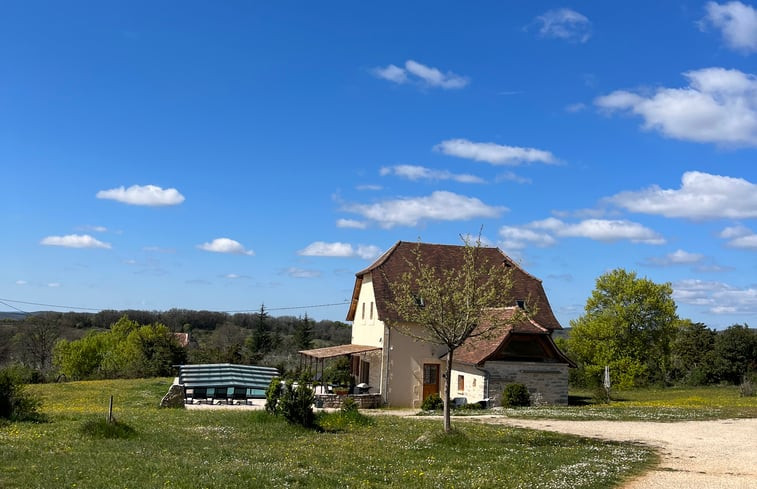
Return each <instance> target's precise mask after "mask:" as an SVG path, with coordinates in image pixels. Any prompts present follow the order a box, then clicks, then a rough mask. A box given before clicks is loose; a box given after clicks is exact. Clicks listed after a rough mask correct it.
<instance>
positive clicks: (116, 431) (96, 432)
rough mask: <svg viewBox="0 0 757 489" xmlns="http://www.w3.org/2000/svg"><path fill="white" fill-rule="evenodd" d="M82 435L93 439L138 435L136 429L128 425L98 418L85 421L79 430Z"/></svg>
mask: <svg viewBox="0 0 757 489" xmlns="http://www.w3.org/2000/svg"><path fill="white" fill-rule="evenodd" d="M79 431H80V432H81V433H82V434H84V435H88V436H91V437H93V438H108V439H114V438H131V437H133V436H134V435H136V433H137V432H136V431H134V428H132V427H131V426H129V425H128V424H126V423H121V422H119V421H116V420H113V421H110V422H109V421H108V420H107V419H104V418H97V419H91V420H88V421H85V422H84V424H83V425H82V426H81V428H80V430H79Z"/></svg>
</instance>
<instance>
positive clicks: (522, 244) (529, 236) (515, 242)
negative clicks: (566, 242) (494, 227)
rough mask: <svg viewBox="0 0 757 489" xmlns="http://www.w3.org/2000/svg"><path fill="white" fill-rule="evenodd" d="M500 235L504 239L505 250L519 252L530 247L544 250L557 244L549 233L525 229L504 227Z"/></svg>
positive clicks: (500, 230) (503, 246)
mask: <svg viewBox="0 0 757 489" xmlns="http://www.w3.org/2000/svg"><path fill="white" fill-rule="evenodd" d="M499 235H500V236H501V237H502V248H503V249H505V250H519V249H523V248H526V247H528V246H536V247H539V248H544V247H546V246H552V245H554V244H555V243H557V240H556V239H555V238H554V237H552V236H551V235H550V234H548V233H545V232H537V231H534V230H533V229H528V228H523V227H514V226H502V227H501V228H500V229H499Z"/></svg>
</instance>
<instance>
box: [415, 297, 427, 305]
mask: <svg viewBox="0 0 757 489" xmlns="http://www.w3.org/2000/svg"><path fill="white" fill-rule="evenodd" d="M415 305H416V306H418V307H426V303H425V302H423V297H421V296H416V297H415Z"/></svg>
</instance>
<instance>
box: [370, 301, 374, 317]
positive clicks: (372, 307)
mask: <svg viewBox="0 0 757 489" xmlns="http://www.w3.org/2000/svg"><path fill="white" fill-rule="evenodd" d="M370 318H371V319H373V301H371V316H370Z"/></svg>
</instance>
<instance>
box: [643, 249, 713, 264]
mask: <svg viewBox="0 0 757 489" xmlns="http://www.w3.org/2000/svg"><path fill="white" fill-rule="evenodd" d="M703 259H704V255H701V254H699V253H689V252H688V251H684V250H676V251H674V252H673V253H668V254H667V255H665V256H661V257H652V258H649V259H648V260H647V264H648V265H653V266H661V267H666V266H670V265H693V264H695V263H700V262H701V261H702V260H703Z"/></svg>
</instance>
